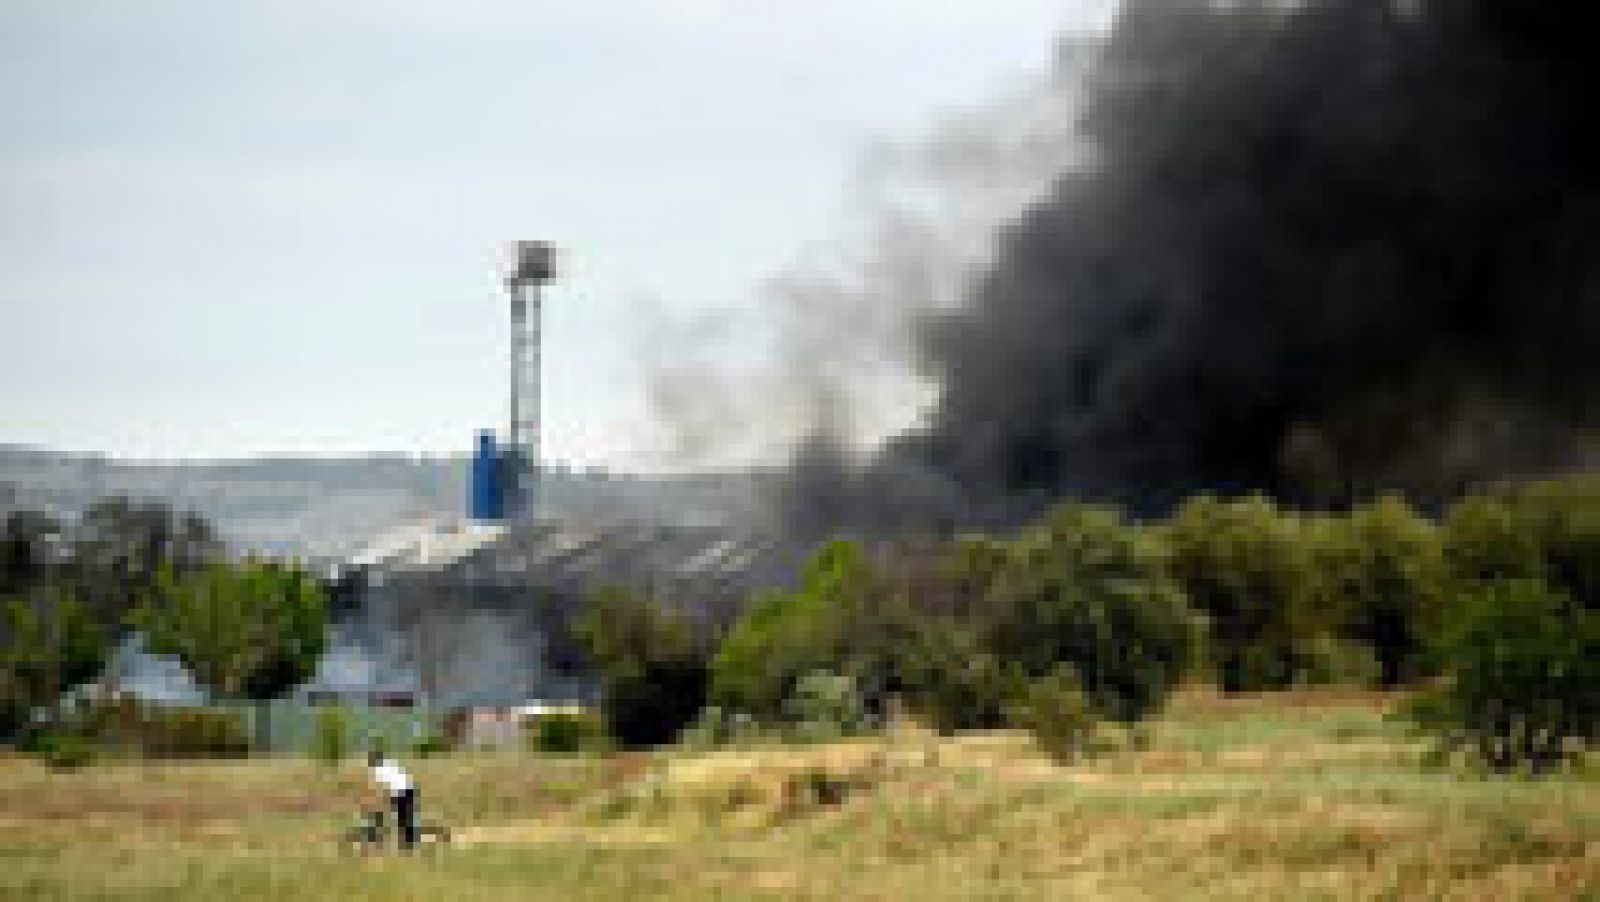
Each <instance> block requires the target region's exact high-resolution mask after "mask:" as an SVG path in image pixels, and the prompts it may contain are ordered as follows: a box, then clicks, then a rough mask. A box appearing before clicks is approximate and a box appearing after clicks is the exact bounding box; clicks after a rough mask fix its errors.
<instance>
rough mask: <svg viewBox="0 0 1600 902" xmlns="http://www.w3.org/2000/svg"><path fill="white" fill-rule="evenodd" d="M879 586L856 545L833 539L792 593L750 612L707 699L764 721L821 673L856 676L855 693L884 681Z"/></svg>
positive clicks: (762, 600) (765, 597)
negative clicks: (873, 617) (876, 650)
mask: <svg viewBox="0 0 1600 902" xmlns="http://www.w3.org/2000/svg"><path fill="white" fill-rule="evenodd" d="M884 600H885V599H884V597H883V593H882V582H881V580H880V579H879V578H878V575H877V574H876V573H875V572H874V571H873V568H872V566H871V564H870V562H869V561H868V560H867V555H866V552H865V551H864V550H863V549H862V548H861V546H860V545H858V544H856V543H853V542H843V541H836V542H830V543H828V544H826V545H824V546H822V547H821V548H820V549H818V550H817V552H816V553H815V554H813V555H812V557H811V559H810V560H809V561H807V563H806V566H805V569H804V573H803V574H802V577H801V584H800V587H799V588H798V589H796V590H795V591H793V592H782V591H769V592H766V593H764V594H762V595H759V596H757V597H756V598H755V599H753V600H752V602H751V604H750V605H749V607H747V608H746V610H745V612H744V614H743V616H741V617H740V618H739V620H738V622H737V623H735V624H734V626H733V628H732V629H731V630H730V631H729V632H728V635H727V636H726V637H725V638H724V640H723V642H722V644H721V646H720V647H719V648H718V649H717V653H716V656H715V658H714V659H713V660H712V663H711V690H710V700H711V702H712V703H713V704H716V705H719V706H721V707H724V708H729V709H732V710H736V711H743V712H746V713H748V714H750V715H752V716H754V717H755V718H757V719H758V720H761V721H764V722H773V723H775V722H781V721H783V720H785V718H786V716H787V713H788V712H787V710H786V707H787V705H788V702H789V699H790V698H791V697H792V696H793V694H794V690H795V686H796V685H797V684H798V683H799V682H800V680H801V679H802V678H803V677H805V676H806V675H807V674H810V673H814V672H816V671H818V670H831V671H833V672H835V673H843V672H846V671H849V672H851V673H852V674H853V675H855V676H856V677H857V679H858V681H859V682H858V688H861V689H863V690H868V689H879V688H881V687H878V686H875V685H874V686H867V685H864V684H866V683H874V684H876V683H880V682H883V681H884V680H885V677H886V674H885V673H884V671H886V670H888V669H891V668H889V667H887V666H885V662H884V661H883V656H882V655H880V654H872V653H869V651H868V649H869V648H872V647H881V646H882V645H883V644H884V643H882V642H880V641H879V639H880V637H881V635H882V630H881V629H878V628H877V626H878V624H876V623H873V622H870V621H869V615H870V614H871V613H873V612H880V613H881V612H882V611H883V610H884V608H885V607H886V606H885V605H880V604H878V602H882V601H884Z"/></svg>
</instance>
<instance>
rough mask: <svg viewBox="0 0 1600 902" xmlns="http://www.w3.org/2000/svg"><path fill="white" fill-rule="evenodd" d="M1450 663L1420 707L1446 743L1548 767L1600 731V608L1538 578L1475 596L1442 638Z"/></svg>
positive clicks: (1489, 758)
mask: <svg viewBox="0 0 1600 902" xmlns="http://www.w3.org/2000/svg"><path fill="white" fill-rule="evenodd" d="M1440 652H1441V656H1442V658H1443V660H1445V661H1447V662H1448V663H1449V670H1448V672H1447V676H1446V679H1445V681H1444V682H1443V684H1442V685H1440V686H1439V687H1438V688H1436V689H1435V690H1433V691H1432V692H1430V693H1428V694H1426V695H1424V696H1422V697H1421V698H1420V699H1419V700H1418V702H1417V703H1416V705H1415V707H1414V709H1413V711H1412V716H1413V717H1414V718H1415V719H1416V720H1417V721H1418V722H1419V723H1420V724H1421V725H1422V726H1424V727H1425V728H1428V729H1430V730H1432V731H1433V732H1435V733H1436V734H1437V736H1438V737H1439V739H1440V741H1441V744H1442V746H1443V747H1444V748H1445V749H1447V750H1465V751H1467V752H1469V753H1470V754H1472V755H1473V756H1475V757H1476V758H1478V759H1479V760H1481V761H1482V762H1483V763H1484V764H1486V765H1488V766H1489V767H1490V768H1492V769H1494V770H1497V771H1509V770H1513V769H1515V768H1517V767H1521V766H1526V767H1528V768H1530V769H1531V770H1533V771H1534V772H1536V773H1537V772H1543V771H1546V770H1549V769H1550V768H1552V767H1554V766H1556V765H1557V764H1559V763H1561V761H1562V760H1564V759H1565V758H1567V757H1568V756H1569V755H1571V754H1572V753H1573V752H1574V751H1576V749H1577V748H1578V747H1580V746H1581V745H1582V744H1583V743H1587V742H1593V741H1594V740H1595V739H1596V738H1597V737H1600V613H1596V612H1594V611H1590V610H1587V609H1585V608H1583V607H1582V606H1580V605H1578V604H1576V603H1575V602H1574V601H1573V600H1572V598H1571V597H1570V596H1569V595H1567V594H1566V593H1564V592H1561V591H1558V590H1554V589H1551V588H1550V587H1549V586H1547V585H1545V584H1544V583H1542V582H1539V581H1537V580H1509V581H1501V582H1496V583H1489V584H1487V585H1486V586H1484V587H1482V588H1480V589H1479V590H1477V591H1476V592H1474V593H1472V594H1471V595H1469V596H1468V597H1467V598H1466V599H1465V601H1464V603H1463V606H1462V610H1460V611H1459V613H1458V614H1457V616H1456V618H1455V622H1454V623H1453V624H1452V626H1451V627H1450V628H1449V629H1447V630H1446V631H1445V632H1444V633H1443V635H1442V637H1441V639H1440Z"/></svg>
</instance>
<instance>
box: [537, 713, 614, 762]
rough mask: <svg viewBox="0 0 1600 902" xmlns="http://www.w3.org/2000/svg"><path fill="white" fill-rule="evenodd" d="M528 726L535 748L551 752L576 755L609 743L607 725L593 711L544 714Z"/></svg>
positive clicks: (552, 753)
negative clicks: (606, 735) (591, 712)
mask: <svg viewBox="0 0 1600 902" xmlns="http://www.w3.org/2000/svg"><path fill="white" fill-rule="evenodd" d="M527 729H528V730H529V732H530V733H531V734H532V736H531V745H532V746H533V748H534V750H535V751H538V752H543V753H545V754H549V755H576V754H578V753H580V752H585V751H594V750H598V749H600V748H603V747H604V745H605V724H604V723H602V722H601V720H600V718H598V717H596V716H595V715H593V714H589V713H584V712H572V713H564V712H558V713H552V714H542V715H540V716H539V717H537V718H535V719H533V720H532V721H529V723H528V727H527Z"/></svg>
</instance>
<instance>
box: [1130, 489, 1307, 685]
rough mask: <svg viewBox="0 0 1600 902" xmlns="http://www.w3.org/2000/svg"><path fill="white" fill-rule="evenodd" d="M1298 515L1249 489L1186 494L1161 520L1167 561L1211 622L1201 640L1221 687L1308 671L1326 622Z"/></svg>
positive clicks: (1292, 677)
mask: <svg viewBox="0 0 1600 902" xmlns="http://www.w3.org/2000/svg"><path fill="white" fill-rule="evenodd" d="M1305 527H1306V524H1305V523H1304V521H1303V520H1302V519H1301V518H1298V517H1294V516H1290V515H1287V514H1284V513H1283V512H1281V511H1279V510H1278V508H1277V507H1276V506H1275V505H1274V504H1273V503H1272V502H1271V501H1269V500H1268V499H1266V498H1265V497H1262V496H1252V497H1249V498H1243V499H1238V500H1232V501H1219V500H1217V499H1215V498H1212V497H1210V496H1200V497H1197V498H1193V499H1191V500H1190V501H1188V502H1187V503H1185V504H1184V505H1183V506H1182V507H1180V508H1179V509H1178V510H1177V512H1176V513H1174V514H1173V516H1172V517H1171V519H1169V520H1168V522H1167V523H1166V524H1165V526H1164V527H1163V529H1162V535H1163V537H1164V539H1165V542H1166V546H1167V549H1168V551H1169V553H1170V557H1169V566H1170V568H1171V572H1172V574H1173V576H1174V577H1175V578H1176V579H1177V581H1178V583H1179V584H1180V585H1181V586H1182V587H1183V591H1184V593H1185V594H1186V595H1187V596H1188V599H1189V603H1190V604H1192V605H1194V607H1195V608H1197V609H1198V610H1200V611H1202V612H1204V613H1205V614H1206V616H1207V618H1208V619H1209V621H1210V628H1209V632H1208V635H1207V637H1206V647H1207V650H1208V651H1209V653H1210V655H1211V665H1212V667H1213V669H1214V671H1215V675H1216V680H1217V684H1218V686H1219V687H1220V688H1221V689H1222V691H1224V692H1244V691H1251V690H1260V689H1283V688H1287V687H1289V686H1291V685H1293V684H1294V683H1296V682H1299V681H1303V680H1306V679H1307V678H1309V677H1310V676H1312V675H1313V674H1314V672H1315V670H1316V669H1317V663H1316V658H1317V648H1318V647H1319V645H1322V644H1323V640H1322V634H1323V633H1325V632H1326V631H1327V630H1328V629H1330V628H1331V624H1330V623H1328V620H1329V618H1327V617H1326V615H1325V614H1324V613H1323V612H1320V611H1319V610H1318V608H1317V603H1318V601H1319V594H1320V592H1321V591H1322V587H1321V585H1320V583H1319V572H1318V570H1319V568H1318V566H1317V563H1318V561H1317V559H1316V558H1315V557H1314V556H1313V548H1314V546H1313V544H1312V541H1311V540H1312V538H1313V537H1312V536H1311V535H1310V534H1309V533H1308V531H1307V529H1306V528H1305Z"/></svg>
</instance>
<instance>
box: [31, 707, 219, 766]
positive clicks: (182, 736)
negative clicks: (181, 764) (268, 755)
mask: <svg viewBox="0 0 1600 902" xmlns="http://www.w3.org/2000/svg"><path fill="white" fill-rule="evenodd" d="M54 732H55V733H59V734H70V735H74V736H78V737H81V738H83V739H84V740H85V741H86V742H88V743H90V744H91V745H93V746H94V747H96V748H97V749H100V750H103V751H108V752H115V753H118V754H125V755H137V756H140V757H145V758H237V757H243V756H245V755H247V754H248V753H249V750H250V744H249V740H248V739H247V738H246V736H245V732H244V730H243V728H242V726H241V725H240V723H239V721H238V719H237V717H236V716H235V715H234V713H233V712H231V711H225V710H217V709H211V708H169V707H165V706H162V705H152V704H147V703H144V702H141V701H139V700H138V699H137V698H134V697H133V696H126V695H125V696H119V697H116V698H97V699H96V698H90V699H84V700H81V701H80V702H79V703H78V704H77V705H75V706H74V707H73V708H72V709H71V711H70V712H69V714H68V715H67V716H66V717H64V718H63V719H62V721H61V722H60V723H59V724H58V725H57V729H56V730H55V731H54Z"/></svg>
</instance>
